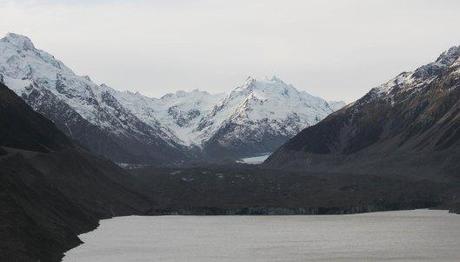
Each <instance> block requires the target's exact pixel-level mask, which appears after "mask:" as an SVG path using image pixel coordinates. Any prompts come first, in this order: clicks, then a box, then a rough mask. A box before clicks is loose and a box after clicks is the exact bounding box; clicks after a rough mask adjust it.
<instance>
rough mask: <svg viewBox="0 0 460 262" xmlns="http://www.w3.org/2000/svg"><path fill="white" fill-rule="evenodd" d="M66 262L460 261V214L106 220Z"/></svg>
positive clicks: (69, 254) (403, 213) (67, 255)
mask: <svg viewBox="0 0 460 262" xmlns="http://www.w3.org/2000/svg"><path fill="white" fill-rule="evenodd" d="M80 237H81V239H82V240H83V241H84V242H85V244H83V245H81V246H79V247H77V248H74V249H72V250H70V251H69V252H67V253H66V256H65V258H64V260H63V261H65V262H71V261H85V262H92V261H94V262H96V261H98V262H101V261H102V262H105V261H107V262H108V261H110V262H118V261H120V262H122V261H123V262H126V261H128V262H130V261H136V262H144V261H145V262H147V261H149V262H150V261H190V262H211V261H280V262H281V261H283V262H285V261H460V215H453V214H449V213H447V212H446V211H432V210H414V211H396V212H381V213H369V214H358V215H337V216H336V215H330V216H157V217H138V216H130V217H118V218H114V219H108V220H103V221H101V225H100V226H99V228H98V229H96V230H95V231H93V232H90V233H87V234H83V235H81V236H80Z"/></svg>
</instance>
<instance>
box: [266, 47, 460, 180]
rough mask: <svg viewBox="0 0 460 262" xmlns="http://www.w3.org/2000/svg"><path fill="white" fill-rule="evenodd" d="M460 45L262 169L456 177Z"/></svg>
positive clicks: (298, 139) (288, 147)
mask: <svg viewBox="0 0 460 262" xmlns="http://www.w3.org/2000/svg"><path fill="white" fill-rule="evenodd" d="M459 57H460V47H452V48H451V49H449V50H448V51H446V52H444V53H443V54H441V55H440V56H439V58H438V59H436V61H434V62H432V63H430V64H427V65H424V66H422V67H420V68H418V69H416V70H415V71H413V72H404V73H401V74H400V75H398V76H397V77H396V78H394V79H392V80H390V81H388V82H387V83H385V84H383V85H381V86H379V87H377V88H374V89H372V90H371V91H370V92H369V93H368V94H366V95H365V96H364V97H362V98H361V99H359V100H358V101H356V102H355V103H353V104H351V105H348V106H347V107H345V108H343V109H341V110H339V111H338V112H336V113H334V114H332V115H330V116H329V117H327V118H326V119H324V120H323V121H321V122H320V123H318V124H317V125H315V126H313V127H310V128H307V129H305V130H303V131H302V132H300V133H299V134H298V135H297V136H295V137H294V138H292V139H291V140H289V141H288V142H287V143H286V144H284V145H283V146H282V147H281V148H280V149H278V150H277V151H276V152H275V153H274V154H273V155H271V156H270V157H269V158H268V159H267V161H266V162H265V166H266V167H271V168H294V169H308V170H316V171H322V172H353V173H366V174H396V175H414V176H418V177H431V178H436V179H445V178H446V177H455V178H456V179H459V178H460V173H459V172H458V170H460V165H459V163H460V59H459Z"/></svg>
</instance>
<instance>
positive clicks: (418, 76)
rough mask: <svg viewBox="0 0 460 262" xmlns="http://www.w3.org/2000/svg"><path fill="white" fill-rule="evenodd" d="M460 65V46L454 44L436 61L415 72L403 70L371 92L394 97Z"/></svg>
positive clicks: (380, 95)
mask: <svg viewBox="0 0 460 262" xmlns="http://www.w3.org/2000/svg"><path fill="white" fill-rule="evenodd" d="M459 65H460V46H454V47H451V48H449V50H447V51H445V52H443V53H442V54H441V55H440V56H439V57H438V58H437V59H436V61H434V62H432V63H429V64H426V65H424V66H421V67H419V68H417V69H416V70H415V71H413V72H403V73H401V74H399V75H398V76H396V77H395V78H393V79H391V80H389V81H388V82H386V83H384V84H382V85H381V86H379V87H376V88H374V89H373V90H371V92H373V93H375V94H377V96H378V97H382V96H385V97H386V98H387V99H393V96H394V95H396V94H399V93H402V92H412V91H416V90H417V88H419V87H422V86H426V84H427V83H430V82H431V81H433V80H434V79H435V78H436V77H437V76H438V74H439V73H440V72H442V71H443V70H445V69H446V68H453V67H458V66H459Z"/></svg>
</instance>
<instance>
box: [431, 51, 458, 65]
mask: <svg viewBox="0 0 460 262" xmlns="http://www.w3.org/2000/svg"><path fill="white" fill-rule="evenodd" d="M459 57H460V46H453V47H451V48H449V50H447V51H445V52H443V53H442V54H441V55H440V56H439V57H438V59H436V63H440V64H443V65H446V66H450V65H452V64H453V63H454V62H455V61H457V60H458V59H459Z"/></svg>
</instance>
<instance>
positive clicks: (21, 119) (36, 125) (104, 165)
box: [0, 84, 151, 261]
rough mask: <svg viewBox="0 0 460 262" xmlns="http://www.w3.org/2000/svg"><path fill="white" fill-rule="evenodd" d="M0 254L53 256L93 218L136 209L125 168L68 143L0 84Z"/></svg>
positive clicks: (141, 209)
mask: <svg viewBox="0 0 460 262" xmlns="http://www.w3.org/2000/svg"><path fill="white" fill-rule="evenodd" d="M0 149H1V150H0V203H1V209H0V257H1V260H2V261H60V259H61V257H62V253H63V252H64V251H66V250H68V249H70V248H72V247H75V246H76V245H78V244H80V243H81V241H80V240H79V239H78V237H77V235H78V234H81V233H83V232H86V231H89V230H92V229H94V228H95V227H96V226H97V225H98V220H99V219H102V218H108V217H112V216H116V215H131V214H144V213H145V212H146V211H147V210H149V209H150V207H151V201H150V200H149V199H148V198H146V197H144V196H142V195H140V194H139V193H138V192H139V191H140V186H139V185H138V184H137V182H136V181H134V180H133V178H132V176H130V175H129V174H127V173H125V171H124V170H122V169H121V168H119V167H117V166H116V165H114V164H113V163H111V162H110V161H108V160H106V159H102V158H98V157H95V156H93V155H90V154H89V153H88V152H87V151H85V150H83V149H81V148H80V147H78V146H77V145H74V144H73V143H72V141H70V139H68V138H67V137H66V136H65V135H64V134H63V133H62V132H61V131H59V130H58V129H57V128H56V126H55V125H54V124H53V123H52V122H51V121H49V120H47V119H46V118H44V117H43V116H42V115H41V114H39V113H36V112H34V111H33V110H32V108H30V107H29V106H28V105H27V104H26V103H25V102H24V101H23V100H22V99H21V98H19V97H18V96H16V94H15V93H14V92H12V91H11V90H9V89H8V88H6V87H5V86H4V85H3V84H0Z"/></svg>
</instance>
